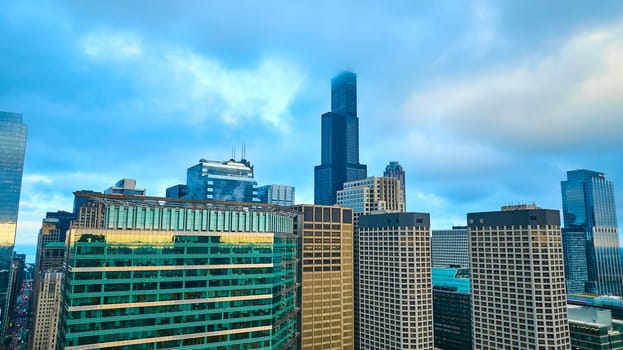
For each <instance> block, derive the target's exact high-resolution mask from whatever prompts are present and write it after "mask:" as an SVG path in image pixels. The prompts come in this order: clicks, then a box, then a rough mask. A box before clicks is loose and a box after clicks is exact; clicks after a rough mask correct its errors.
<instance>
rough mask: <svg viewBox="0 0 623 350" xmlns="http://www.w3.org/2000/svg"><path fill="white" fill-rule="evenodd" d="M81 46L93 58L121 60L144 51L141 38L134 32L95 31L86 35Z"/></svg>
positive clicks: (81, 41)
mask: <svg viewBox="0 0 623 350" xmlns="http://www.w3.org/2000/svg"><path fill="white" fill-rule="evenodd" d="M80 46H81V47H82V51H83V53H84V54H85V55H87V56H89V57H91V58H92V59H102V60H105V59H112V60H121V59H127V58H132V57H137V56H140V55H141V54H142V52H143V47H142V43H141V40H140V39H139V38H138V36H136V35H134V34H132V33H122V32H112V31H95V32H91V33H88V34H86V35H84V36H83V37H82V38H81V40H80Z"/></svg>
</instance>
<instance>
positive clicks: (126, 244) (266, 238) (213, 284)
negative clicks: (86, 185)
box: [59, 193, 298, 350]
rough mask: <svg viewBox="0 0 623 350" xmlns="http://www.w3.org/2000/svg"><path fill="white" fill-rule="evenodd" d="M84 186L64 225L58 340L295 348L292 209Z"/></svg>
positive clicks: (67, 343) (81, 345) (102, 345)
mask: <svg viewBox="0 0 623 350" xmlns="http://www.w3.org/2000/svg"><path fill="white" fill-rule="evenodd" d="M89 196H93V197H94V198H91V199H90V202H87V203H86V204H85V205H83V207H82V209H81V211H80V215H79V219H78V220H77V223H76V225H75V227H74V228H73V229H71V230H70V232H69V238H68V243H69V247H68V256H67V271H66V273H67V277H66V283H65V289H64V299H63V300H64V313H63V314H64V315H63V317H62V320H61V332H60V335H59V343H60V345H61V347H62V348H64V349H68V350H69V349H294V348H295V344H296V319H297V312H298V309H297V308H296V306H295V305H296V300H295V298H296V286H297V284H296V239H297V238H296V235H295V234H294V231H293V220H294V215H296V214H293V213H291V212H288V211H285V210H279V209H275V208H248V207H247V208H243V207H233V206H214V205H213V204H209V203H207V202H200V201H194V202H188V203H184V202H182V201H178V202H176V203H170V202H164V198H160V199H161V201H153V200H151V199H153V197H132V200H127V199H126V200H112V199H110V197H107V196H105V195H97V194H92V193H90V194H89ZM139 198H140V199H139ZM143 198H144V199H143ZM150 198H151V199H150Z"/></svg>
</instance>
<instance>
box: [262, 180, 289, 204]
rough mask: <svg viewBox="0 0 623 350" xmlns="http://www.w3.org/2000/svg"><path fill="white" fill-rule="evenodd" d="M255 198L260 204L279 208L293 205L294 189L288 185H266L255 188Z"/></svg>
mask: <svg viewBox="0 0 623 350" xmlns="http://www.w3.org/2000/svg"><path fill="white" fill-rule="evenodd" d="M257 198H258V200H259V201H260V202H261V203H269V204H276V205H281V206H284V207H285V206H290V205H294V187H292V186H290V185H266V186H261V187H258V188H257Z"/></svg>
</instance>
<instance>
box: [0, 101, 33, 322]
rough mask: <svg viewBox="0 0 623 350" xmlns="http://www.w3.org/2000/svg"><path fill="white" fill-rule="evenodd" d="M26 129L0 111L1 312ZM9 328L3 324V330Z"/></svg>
mask: <svg viewBox="0 0 623 350" xmlns="http://www.w3.org/2000/svg"><path fill="white" fill-rule="evenodd" d="M27 130H28V129H27V127H26V125H25V124H24V123H23V120H22V115H21V114H17V113H8V112H0V313H1V315H3V316H4V314H5V313H6V310H5V306H6V305H7V300H6V298H7V290H8V288H10V286H9V274H10V271H11V261H12V259H13V246H14V245H15V230H16V228H17V210H18V208H19V196H20V191H21V188H22V172H23V170H24V152H25V150H26V132H27ZM5 326H6V325H4V324H3V325H2V329H4V328H5Z"/></svg>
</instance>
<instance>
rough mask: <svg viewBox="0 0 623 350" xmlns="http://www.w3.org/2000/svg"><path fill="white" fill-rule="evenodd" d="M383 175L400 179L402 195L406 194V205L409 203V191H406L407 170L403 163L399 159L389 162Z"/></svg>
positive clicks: (404, 199)
mask: <svg viewBox="0 0 623 350" xmlns="http://www.w3.org/2000/svg"><path fill="white" fill-rule="evenodd" d="M383 176H385V177H392V178H394V179H398V180H400V189H401V190H402V195H403V196H404V198H403V201H404V202H405V205H406V203H407V192H406V191H405V188H406V186H405V170H404V169H403V168H402V165H400V163H398V162H397V161H392V162H389V164H387V166H386V167H385V172H383Z"/></svg>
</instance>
